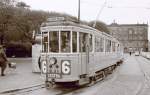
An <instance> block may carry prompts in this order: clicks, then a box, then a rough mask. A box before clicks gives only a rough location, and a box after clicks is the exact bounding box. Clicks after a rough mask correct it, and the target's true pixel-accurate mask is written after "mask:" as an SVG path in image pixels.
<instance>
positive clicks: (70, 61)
mask: <svg viewBox="0 0 150 95" xmlns="http://www.w3.org/2000/svg"><path fill="white" fill-rule="evenodd" d="M55 28H56V27H55ZM57 28H58V29H59V30H58V31H56V30H57ZM57 28H56V29H54V30H55V31H54V30H48V31H42V32H41V33H42V52H41V55H40V56H41V58H40V68H41V72H42V74H44V75H46V82H47V83H49V82H51V83H63V82H77V80H79V77H78V74H79V70H78V69H79V68H80V67H79V60H78V58H79V53H77V51H78V50H77V49H78V48H77V46H78V45H77V40H79V39H77V38H78V37H77V34H78V33H77V32H75V31H72V30H71V29H72V28H71V27H63V28H62V27H57ZM60 28H61V30H60Z"/></svg>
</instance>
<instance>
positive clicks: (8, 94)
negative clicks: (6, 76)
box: [0, 84, 45, 95]
mask: <svg viewBox="0 0 150 95" xmlns="http://www.w3.org/2000/svg"><path fill="white" fill-rule="evenodd" d="M42 88H45V85H44V84H39V85H35V86H31V87H26V88H20V89H13V90H7V91H3V92H0V95H4V94H5V95H20V94H23V93H27V92H32V91H35V90H39V89H42Z"/></svg>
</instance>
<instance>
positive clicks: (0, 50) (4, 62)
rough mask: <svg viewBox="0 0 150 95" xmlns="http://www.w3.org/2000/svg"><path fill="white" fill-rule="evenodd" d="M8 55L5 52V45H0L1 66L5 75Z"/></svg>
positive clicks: (2, 73)
mask: <svg viewBox="0 0 150 95" xmlns="http://www.w3.org/2000/svg"><path fill="white" fill-rule="evenodd" d="M7 62H8V60H7V57H6V54H5V52H4V49H3V46H1V45H0V67H1V76H5V74H4V71H5V69H6V67H7Z"/></svg>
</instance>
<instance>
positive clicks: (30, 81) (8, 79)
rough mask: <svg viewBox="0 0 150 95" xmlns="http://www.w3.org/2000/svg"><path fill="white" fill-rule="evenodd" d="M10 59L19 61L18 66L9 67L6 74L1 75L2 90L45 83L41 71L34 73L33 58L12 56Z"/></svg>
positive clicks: (0, 85)
mask: <svg viewBox="0 0 150 95" xmlns="http://www.w3.org/2000/svg"><path fill="white" fill-rule="evenodd" d="M9 61H11V62H15V63H17V68H16V69H12V68H11V69H10V68H7V70H6V71H5V73H6V76H4V77H2V76H0V92H4V91H8V90H14V89H21V88H26V87H31V86H35V85H39V84H42V83H44V80H43V79H42V77H41V75H40V74H39V73H32V59H31V58H10V59H9Z"/></svg>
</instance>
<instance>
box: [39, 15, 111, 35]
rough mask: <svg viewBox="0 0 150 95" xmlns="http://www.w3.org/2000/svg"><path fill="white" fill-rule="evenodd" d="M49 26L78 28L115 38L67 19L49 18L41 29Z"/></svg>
mask: <svg viewBox="0 0 150 95" xmlns="http://www.w3.org/2000/svg"><path fill="white" fill-rule="evenodd" d="M48 26H76V27H80V28H85V29H89V30H92V31H95V32H101V33H102V34H103V35H105V36H108V37H111V38H113V37H112V36H111V35H109V34H107V33H105V32H102V31H99V30H97V29H95V28H93V27H90V26H88V25H84V24H81V23H79V22H77V21H76V20H73V19H70V18H67V17H52V18H48V19H47V21H46V22H44V23H42V25H41V27H48Z"/></svg>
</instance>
